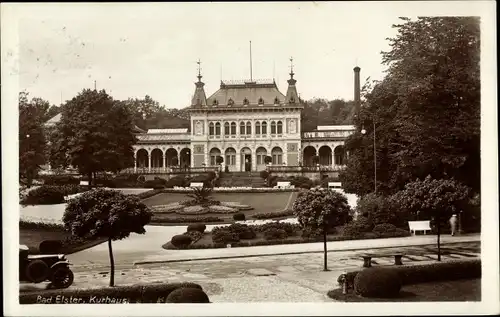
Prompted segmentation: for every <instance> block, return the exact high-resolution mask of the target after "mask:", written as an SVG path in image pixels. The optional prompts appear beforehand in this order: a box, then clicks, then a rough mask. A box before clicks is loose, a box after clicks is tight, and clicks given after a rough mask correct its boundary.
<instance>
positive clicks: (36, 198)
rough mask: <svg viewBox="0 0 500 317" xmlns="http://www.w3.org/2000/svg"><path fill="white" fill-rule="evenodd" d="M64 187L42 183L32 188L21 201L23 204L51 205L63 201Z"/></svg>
mask: <svg viewBox="0 0 500 317" xmlns="http://www.w3.org/2000/svg"><path fill="white" fill-rule="evenodd" d="M64 196H65V195H64V189H62V188H60V187H57V186H47V185H43V186H40V187H38V188H35V189H32V190H30V191H29V192H28V194H27V195H26V196H25V198H24V200H23V201H21V203H22V204H23V205H52V204H61V203H64Z"/></svg>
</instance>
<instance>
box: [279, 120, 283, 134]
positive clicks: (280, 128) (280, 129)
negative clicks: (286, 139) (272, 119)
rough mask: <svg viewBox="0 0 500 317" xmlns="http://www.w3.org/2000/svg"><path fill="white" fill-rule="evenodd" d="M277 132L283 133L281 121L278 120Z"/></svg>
mask: <svg viewBox="0 0 500 317" xmlns="http://www.w3.org/2000/svg"><path fill="white" fill-rule="evenodd" d="M278 134H283V122H281V121H278Z"/></svg>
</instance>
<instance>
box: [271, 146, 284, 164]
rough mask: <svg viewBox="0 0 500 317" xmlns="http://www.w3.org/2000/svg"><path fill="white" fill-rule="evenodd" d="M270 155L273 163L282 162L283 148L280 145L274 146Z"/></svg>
mask: <svg viewBox="0 0 500 317" xmlns="http://www.w3.org/2000/svg"><path fill="white" fill-rule="evenodd" d="M271 157H272V159H273V165H281V164H283V150H281V148H280V147H275V148H274V149H273V150H272V151H271Z"/></svg>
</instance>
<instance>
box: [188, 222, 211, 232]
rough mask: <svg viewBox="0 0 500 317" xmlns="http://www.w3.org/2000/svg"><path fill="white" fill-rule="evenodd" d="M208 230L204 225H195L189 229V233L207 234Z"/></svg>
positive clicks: (191, 225)
mask: <svg viewBox="0 0 500 317" xmlns="http://www.w3.org/2000/svg"><path fill="white" fill-rule="evenodd" d="M206 229H207V226H206V225H205V224H203V223H193V224H190V225H189V226H188V227H187V232H190V231H198V232H200V233H203V232H205V230H206Z"/></svg>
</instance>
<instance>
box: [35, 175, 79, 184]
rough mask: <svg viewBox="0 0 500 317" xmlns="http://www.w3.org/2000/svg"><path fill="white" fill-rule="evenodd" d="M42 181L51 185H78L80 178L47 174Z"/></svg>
mask: <svg viewBox="0 0 500 317" xmlns="http://www.w3.org/2000/svg"><path fill="white" fill-rule="evenodd" d="M43 183H44V185H51V186H62V185H78V184H80V180H79V179H78V178H76V177H73V176H70V175H47V176H45V177H44V181H43Z"/></svg>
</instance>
